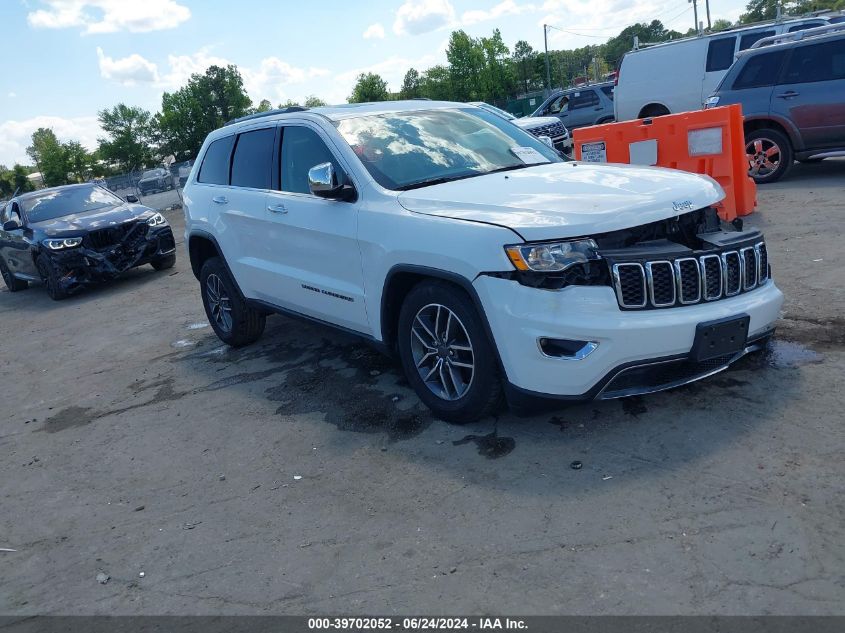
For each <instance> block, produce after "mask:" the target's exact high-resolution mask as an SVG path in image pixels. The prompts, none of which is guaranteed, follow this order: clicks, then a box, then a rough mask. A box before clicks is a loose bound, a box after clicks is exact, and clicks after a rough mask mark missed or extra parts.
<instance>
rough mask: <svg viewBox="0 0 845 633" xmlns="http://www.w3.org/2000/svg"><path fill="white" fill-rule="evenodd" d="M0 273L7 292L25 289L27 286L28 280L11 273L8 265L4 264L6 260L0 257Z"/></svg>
mask: <svg viewBox="0 0 845 633" xmlns="http://www.w3.org/2000/svg"><path fill="white" fill-rule="evenodd" d="M0 275H2V276H3V282H4V283H5V284H6V287H7V288H8V289H9V292H19V291H21V290H26V289H27V288H28V287H29V282H27V281H25V280H23V279H18V278H17V277H15V276H13V275H12V272H11V271H10V270H9V268H8V266H6V262H4V261H3V259H2V258H0Z"/></svg>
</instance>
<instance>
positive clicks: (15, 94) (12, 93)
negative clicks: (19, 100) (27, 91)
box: [6, 92, 18, 99]
mask: <svg viewBox="0 0 845 633" xmlns="http://www.w3.org/2000/svg"><path fill="white" fill-rule="evenodd" d="M6 96H7V97H9V99H14V98H15V97H17V96H18V93H17V92H10V93H9V94H8V95H6Z"/></svg>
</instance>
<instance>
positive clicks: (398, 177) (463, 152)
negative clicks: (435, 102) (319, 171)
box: [338, 108, 561, 190]
mask: <svg viewBox="0 0 845 633" xmlns="http://www.w3.org/2000/svg"><path fill="white" fill-rule="evenodd" d="M338 130H339V131H340V133H341V135H342V136H343V138H344V139H346V142H347V143H349V145H350V146H351V147H352V149H353V151H354V152H355V154H356V155H357V156H358V158H359V159H360V160H361V162H362V163H363V164H364V167H366V168H367V171H368V172H370V175H372V177H373V178H374V179H375V180H376V182H378V183H379V184H380V185H381V186H382V187H385V188H387V189H394V190H404V189H413V188H416V187H424V186H426V185H430V184H435V183H440V182H447V181H449V180H459V179H462V178H471V177H473V176H480V175H483V174H489V173H492V172H495V171H504V170H508V169H520V168H522V167H528V166H530V165H532V164H540V163H556V162H561V158H560V156H559V155H558V154H557V152H555V151H554V150H553V149H551V148H549V147H548V146H547V145H545V144H544V143H542V142H541V141H539V140H537V139H536V138H535V137H534V136H532V135H531V134H528V133H527V132H524V131H522V130H521V129H519V128H518V127H516V126H515V125H513V124H512V123H509V122H508V121H505V120H504V119H502V118H501V117H500V116H498V115H496V114H492V113H490V112H487V111H485V110H481V109H479V108H456V109H442V110H418V111H413V112H390V113H387V114H375V115H368V116H361V117H356V118H351V119H344V120H342V121H340V122H339V123H338Z"/></svg>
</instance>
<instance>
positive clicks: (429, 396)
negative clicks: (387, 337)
mask: <svg viewBox="0 0 845 633" xmlns="http://www.w3.org/2000/svg"><path fill="white" fill-rule="evenodd" d="M397 343H398V348H399V357H400V359H401V361H402V367H403V369H404V371H405V376H406V377H407V378H408V382H409V383H410V384H411V386H412V387H413V388H414V391H416V393H417V395H418V396H419V398H420V400H422V401H423V403H424V404H425V405H426V406H428V408H429V409H431V410H432V411H433V412H434V414H435V415H436V416H438V417H439V418H441V419H443V420H446V421H449V422H456V423H465V422H472V421H474V420H477V419H479V418H481V417H484V416H485V415H488V414H489V413H491V412H492V411H493V410H494V408H495V407H496V406H497V405H498V404H499V403H500V402H501V393H502V389H501V383H500V381H499V376H498V372H497V362H496V355H495V351H494V349H493V344H492V342H491V341H490V339H489V337H488V336H487V333H486V332H485V330H484V327H483V325H482V321H481V317H480V316H479V314H478V312H477V310H476V309H475V306H474V305H473V303H472V301H471V300H470V298H469V297H468V296H467V294H466V293H465V292H463V291H462V290H460V289H459V288H457V287H455V286H453V285H451V284H448V283H445V282H440V281H426V282H423V283H421V284H419V285H417V286H415V287H414V288H413V289H412V290H411V292H410V293H408V296H407V297H406V298H405V302H404V303H403V304H402V310H401V312H400V314H399V328H398V341H397Z"/></svg>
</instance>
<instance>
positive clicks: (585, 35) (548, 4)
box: [537, 0, 656, 49]
mask: <svg viewBox="0 0 845 633" xmlns="http://www.w3.org/2000/svg"><path fill="white" fill-rule="evenodd" d="M542 9H543V11H548V12H549V14H548V15H546V16H544V17H543V18H542V19H541V20H539V21H538V22H537V26H539V27H540V29H541V30H540V33H541V35H542V26H543V24H550V25H554V26H558V27H559V28H561V29H565V30H566V31H567V32H562V31H559V30H557V29H549V48H550V49H551V48H553V47H554V48H568V49H569V48H577V47H579V46H584V45H585V44H600V43H602V42H604V41H606V40H608V39H609V38H611V37H613V36H615V35H618V34H619V31H621V30H622V29H623V28H625V27H626V26H628V25H629V24H633V23H635V22H651V21H652V20H653V19H654V13H655V10H656V9H655V5H654V2H653V1H652V0H546V1H545V2H544V3H543V7H542ZM576 34H577V35H576ZM540 41H541V42H542V39H541V40H540Z"/></svg>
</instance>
